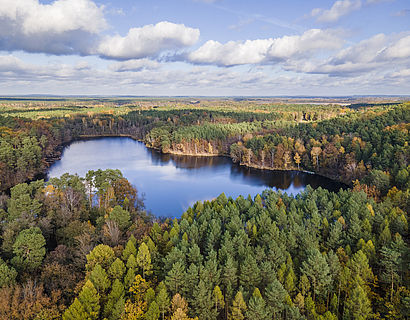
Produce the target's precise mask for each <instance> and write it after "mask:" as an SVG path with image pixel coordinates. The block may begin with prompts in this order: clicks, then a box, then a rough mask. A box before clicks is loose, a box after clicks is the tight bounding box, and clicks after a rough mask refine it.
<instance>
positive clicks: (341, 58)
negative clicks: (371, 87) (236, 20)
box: [285, 33, 410, 77]
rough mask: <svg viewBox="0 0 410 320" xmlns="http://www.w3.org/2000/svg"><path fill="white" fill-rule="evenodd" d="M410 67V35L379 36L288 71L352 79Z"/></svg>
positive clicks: (299, 63) (289, 66) (296, 64)
mask: <svg viewBox="0 0 410 320" xmlns="http://www.w3.org/2000/svg"><path fill="white" fill-rule="evenodd" d="M409 66H410V35H409V34H408V33H402V34H398V35H389V36H388V35H385V34H377V35H375V36H373V37H371V38H370V39H365V40H363V41H361V42H359V43H358V44H355V45H352V46H350V47H348V48H344V49H342V50H340V52H338V53H337V54H335V55H334V56H332V57H330V58H328V59H325V60H324V61H320V60H317V59H316V60H313V59H312V60H305V61H295V62H292V61H290V62H289V63H288V64H287V65H286V66H285V69H287V70H293V71H296V72H303V73H317V74H328V75H331V76H343V77H347V76H352V75H355V74H363V73H369V72H378V73H385V72H386V71H392V70H395V69H403V68H408V67H409Z"/></svg>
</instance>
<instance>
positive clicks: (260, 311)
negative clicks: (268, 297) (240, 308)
mask: <svg viewBox="0 0 410 320" xmlns="http://www.w3.org/2000/svg"><path fill="white" fill-rule="evenodd" d="M246 317H247V318H248V319H252V320H268V319H269V314H268V312H267V310H266V303H265V300H264V299H263V298H262V295H261V293H260V291H259V289H258V288H255V290H254V291H253V294H252V297H251V298H250V299H249V303H248V309H247V310H246Z"/></svg>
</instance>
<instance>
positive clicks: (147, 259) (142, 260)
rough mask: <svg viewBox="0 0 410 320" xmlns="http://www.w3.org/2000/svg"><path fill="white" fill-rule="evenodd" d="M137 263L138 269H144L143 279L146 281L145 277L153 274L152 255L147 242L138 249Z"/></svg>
mask: <svg viewBox="0 0 410 320" xmlns="http://www.w3.org/2000/svg"><path fill="white" fill-rule="evenodd" d="M136 262H137V265H138V267H139V268H140V269H142V277H143V278H144V279H145V276H149V275H150V274H152V264H151V254H150V252H149V249H148V246H147V245H146V244H145V242H143V243H141V245H140V247H139V248H138V253H137V258H136Z"/></svg>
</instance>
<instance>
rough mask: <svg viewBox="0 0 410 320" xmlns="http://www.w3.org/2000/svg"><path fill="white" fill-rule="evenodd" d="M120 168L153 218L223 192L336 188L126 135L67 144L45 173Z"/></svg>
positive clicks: (308, 178)
mask: <svg viewBox="0 0 410 320" xmlns="http://www.w3.org/2000/svg"><path fill="white" fill-rule="evenodd" d="M97 169H120V170H121V172H122V173H123V175H124V177H126V178H127V179H128V180H129V181H130V182H131V183H132V184H133V185H134V186H135V187H136V188H137V189H138V192H139V194H142V193H143V194H145V205H146V208H147V210H149V211H151V212H152V213H153V214H154V215H156V216H169V217H179V216H181V214H182V213H183V211H185V210H186V209H187V208H188V207H189V206H191V205H193V204H194V203H195V202H196V201H197V200H207V199H213V198H215V197H217V196H218V195H219V194H221V193H222V192H224V193H225V194H226V196H228V197H229V196H232V197H233V198H236V197H237V196H239V195H243V196H245V197H247V196H248V194H250V195H251V196H252V197H254V196H255V195H256V194H257V193H261V192H262V191H263V190H265V189H266V188H272V189H274V190H279V189H280V190H284V191H286V192H287V193H291V194H293V195H296V194H297V193H299V192H301V191H302V190H304V189H305V187H306V186H307V185H308V184H310V185H311V186H312V187H313V188H317V187H319V186H321V187H323V188H326V189H329V190H332V191H337V190H339V188H340V187H341V186H342V185H341V184H339V183H337V182H334V181H332V180H330V179H327V178H324V177H321V176H318V175H314V174H309V173H304V172H297V171H269V170H258V169H252V168H246V167H242V166H239V165H237V164H234V163H232V162H231V160H230V159H229V158H227V157H194V156H179V155H169V154H161V153H159V152H157V151H155V150H152V149H149V148H146V147H145V145H144V144H143V143H141V142H138V141H134V140H132V139H130V138H123V137H121V138H120V137H113V138H111V137H110V138H97V139H91V140H84V141H76V142H73V143H71V144H70V145H69V146H67V147H66V148H65V149H64V151H63V154H62V157H61V160H59V161H56V162H55V163H54V164H53V165H52V166H51V167H50V169H49V172H48V177H49V178H52V177H59V176H60V175H62V174H63V173H65V172H68V173H70V174H74V173H77V174H79V175H80V176H82V177H84V176H85V174H86V172H87V171H88V170H97Z"/></svg>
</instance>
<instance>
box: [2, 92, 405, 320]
mask: <svg viewBox="0 0 410 320" xmlns="http://www.w3.org/2000/svg"><path fill="white" fill-rule="evenodd" d="M409 123H410V105H409V104H408V103H407V104H406V103H402V104H388V103H386V104H366V103H365V104H356V105H346V106H340V105H334V104H328V105H313V104H310V105H309V104H274V103H269V101H252V100H244V101H235V100H230V99H214V100H212V99H209V100H204V101H200V102H199V101H189V100H184V99H179V100H178V99H174V100H171V99H157V100H149V99H138V100H132V99H130V100H127V99H123V100H119V101H116V100H109V99H105V100H104V99H102V100H69V99H67V100H63V99H62V100H58V101H35V100H33V101H29V102H27V101H15V100H11V101H2V102H1V103H0V135H1V139H0V183H1V184H0V189H1V190H2V194H1V196H0V221H1V224H0V319H67V320H69V319H70V320H71V319H73V320H74V319H78V320H79V319H113V320H114V319H147V320H151V319H152V320H156V319H163V320H164V319H172V320H177V319H181V320H182V319H199V320H202V319H204V320H208V319H209V320H211V319H232V320H241V319H249V320H258V319H406V318H408V315H409V314H410V279H409V275H410V274H409V268H408V266H409V263H410V250H409V242H408V239H409V236H408V222H409V221H408V212H409V207H410V179H409V173H410V167H409V156H410V147H409V141H410V139H409V138H410V137H409ZM98 136H129V137H131V138H134V139H137V140H140V141H143V142H144V143H145V144H146V146H148V147H151V148H155V149H158V150H160V151H162V152H164V153H176V154H186V155H203V156H212V155H224V156H228V157H230V158H231V159H232V161H234V162H236V163H238V164H240V165H244V166H249V167H256V168H260V169H265V170H272V169H274V170H305V171H311V172H315V173H317V174H320V175H324V176H327V177H330V178H332V179H335V180H338V181H341V182H344V183H346V184H347V185H349V186H350V188H349V189H348V190H340V191H339V192H337V193H334V192H329V191H327V190H323V189H321V188H319V189H316V190H313V189H311V188H310V187H308V188H307V189H306V190H305V191H304V192H303V193H301V194H299V195H298V196H296V197H292V196H288V195H287V194H284V193H281V192H274V191H272V190H266V191H264V192H263V193H262V194H260V195H256V196H255V197H253V198H251V197H245V196H240V197H238V198H237V199H232V198H227V197H226V196H225V195H224V194H221V195H220V196H219V197H218V198H216V199H213V200H209V201H204V202H197V203H196V204H195V205H193V206H192V207H190V208H189V209H188V210H187V211H186V212H183V213H181V218H179V219H173V220H171V219H159V218H157V217H155V216H153V215H150V214H147V213H146V211H145V208H144V201H143V197H142V196H141V195H140V194H139V192H138V190H136V189H135V187H133V186H132V185H131V184H130V183H129V182H128V180H127V179H126V177H124V176H123V174H122V173H121V172H120V171H118V170H104V171H103V170H96V171H90V172H88V173H87V175H86V176H85V177H79V176H77V175H71V174H68V173H67V174H64V175H63V176H61V177H60V178H53V179H50V180H48V181H45V180H44V174H45V173H46V171H47V168H48V166H49V165H50V163H52V162H54V161H56V160H57V159H59V157H60V154H61V151H62V148H63V147H64V146H65V145H67V144H68V143H70V142H72V141H74V140H76V139H82V138H85V137H98ZM155 214H156V215H157V216H160V215H161V213H155Z"/></svg>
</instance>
